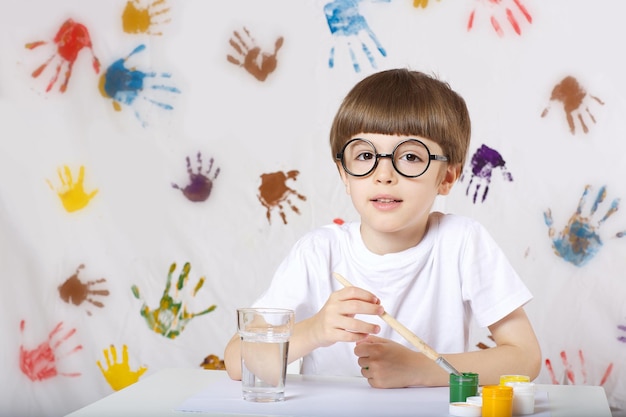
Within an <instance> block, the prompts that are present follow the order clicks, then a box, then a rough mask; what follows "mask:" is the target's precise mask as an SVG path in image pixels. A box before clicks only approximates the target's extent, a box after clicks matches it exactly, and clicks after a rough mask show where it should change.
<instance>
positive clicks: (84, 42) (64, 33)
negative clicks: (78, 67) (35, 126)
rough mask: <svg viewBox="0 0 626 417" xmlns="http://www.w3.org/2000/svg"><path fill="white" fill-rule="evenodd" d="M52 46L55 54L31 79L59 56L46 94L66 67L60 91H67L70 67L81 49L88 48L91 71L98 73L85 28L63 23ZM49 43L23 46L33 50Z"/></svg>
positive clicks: (72, 23) (71, 21)
mask: <svg viewBox="0 0 626 417" xmlns="http://www.w3.org/2000/svg"><path fill="white" fill-rule="evenodd" d="M53 42H54V44H55V45H56V52H55V53H53V54H52V56H51V57H50V58H48V60H46V62H44V63H43V64H41V65H40V66H39V67H38V68H37V69H36V70H35V71H33V73H32V76H33V78H37V77H39V76H40V75H41V73H42V72H43V71H44V70H45V69H46V67H47V66H48V65H49V64H50V63H51V62H52V60H53V59H54V58H56V57H57V56H60V57H61V59H60V62H59V63H58V64H57V66H56V70H55V72H54V75H53V76H52V79H51V80H50V82H49V83H48V86H47V87H46V92H48V91H50V90H51V89H52V86H53V85H54V84H55V83H56V82H57V79H58V78H59V74H60V73H61V68H62V67H63V66H64V65H66V66H67V69H66V70H65V74H64V77H65V78H64V80H63V82H62V83H61V87H60V89H59V90H60V91H61V92H62V93H64V92H65V90H66V89H67V84H68V82H69V81H70V77H71V76H72V67H73V66H74V62H76V58H77V57H78V53H79V52H80V51H81V50H82V49H83V48H89V50H91V54H92V57H93V58H92V59H93V69H94V71H96V74H97V73H99V72H100V61H98V58H96V56H95V55H94V53H93V47H92V45H91V38H90V37H89V31H88V30H87V28H86V27H85V26H84V25H82V24H80V23H76V22H74V20H72V19H67V20H66V21H65V23H63V25H62V26H61V28H60V29H59V31H58V32H57V34H56V36H55V37H54V39H53ZM48 43H50V42H47V41H37V42H30V43H27V44H26V45H25V46H26V48H28V49H35V48H37V47H39V46H41V45H45V44H48Z"/></svg>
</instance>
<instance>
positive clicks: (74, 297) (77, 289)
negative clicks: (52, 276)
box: [59, 264, 109, 316]
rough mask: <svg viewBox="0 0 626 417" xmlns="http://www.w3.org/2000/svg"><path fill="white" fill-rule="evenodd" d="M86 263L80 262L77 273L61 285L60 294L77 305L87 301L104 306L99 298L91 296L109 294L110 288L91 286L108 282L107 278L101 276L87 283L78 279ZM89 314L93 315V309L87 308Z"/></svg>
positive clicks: (64, 299)
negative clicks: (93, 288)
mask: <svg viewBox="0 0 626 417" xmlns="http://www.w3.org/2000/svg"><path fill="white" fill-rule="evenodd" d="M84 267H85V265H83V264H80V265H78V268H76V273H75V274H74V275H72V276H71V277H69V278H68V279H67V280H65V282H64V283H63V284H61V285H59V296H60V297H61V299H62V300H63V301H65V302H66V303H68V304H69V303H72V304H74V305H75V306H79V305H81V304H82V303H83V302H84V301H87V302H88V303H90V304H91V305H94V306H96V307H99V308H102V307H104V304H103V303H101V302H100V301H98V300H95V299H93V298H91V296H92V295H95V296H104V297H106V296H108V295H109V290H92V289H91V287H93V286H94V285H97V284H101V283H103V282H106V279H104V278H100V279H97V280H95V281H87V282H85V283H83V282H81V280H80V279H78V273H79V272H80V270H81V269H83V268H84ZM87 314H88V315H90V316H91V311H89V310H87Z"/></svg>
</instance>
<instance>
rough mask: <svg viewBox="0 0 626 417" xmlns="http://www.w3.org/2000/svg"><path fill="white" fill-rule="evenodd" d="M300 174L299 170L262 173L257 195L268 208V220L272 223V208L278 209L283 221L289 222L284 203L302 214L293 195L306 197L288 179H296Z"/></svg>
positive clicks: (301, 197)
mask: <svg viewBox="0 0 626 417" xmlns="http://www.w3.org/2000/svg"><path fill="white" fill-rule="evenodd" d="M299 174H300V172H299V171H295V170H292V171H289V172H286V173H285V172H284V171H278V172H272V173H270V174H262V175H261V185H260V186H259V194H258V195H257V197H258V199H259V201H260V202H261V204H263V207H265V209H266V217H267V221H268V222H269V223H270V224H271V223H272V220H271V214H272V210H278V214H279V215H280V218H281V219H282V220H283V223H284V224H287V215H286V214H285V208H284V206H283V204H286V205H287V206H288V207H289V208H290V209H291V210H292V211H293V212H294V213H296V214H300V209H298V207H296V206H295V205H294V204H293V202H292V201H291V197H294V196H295V197H297V198H298V199H300V200H302V201H306V197H305V196H303V195H302V194H299V193H298V192H297V191H296V190H294V189H293V188H290V187H288V186H287V180H293V181H295V180H296V179H297V177H298V175H299Z"/></svg>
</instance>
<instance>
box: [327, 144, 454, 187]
mask: <svg viewBox="0 0 626 417" xmlns="http://www.w3.org/2000/svg"><path fill="white" fill-rule="evenodd" d="M357 140H361V141H363V142H367V143H369V144H370V145H371V146H372V149H373V150H374V158H376V160H375V161H374V165H373V166H372V168H371V169H370V170H369V171H367V172H366V173H365V174H353V173H352V172H351V171H350V170H349V169H348V168H347V167H346V162H345V159H344V158H343V156H344V153H345V151H346V148H347V147H348V145H350V144H351V143H352V142H355V141H357ZM406 142H419V143H420V144H421V145H422V146H424V148H426V152H428V164H427V165H426V168H425V169H424V171H422V173H421V174H418V175H406V174H404V173H402V172H400V170H399V169H398V167H396V161H395V159H394V157H393V156H394V154H395V153H396V149H398V147H400V145H402V144H404V143H406ZM380 158H389V159H391V165H392V166H393V169H394V170H395V171H396V172H397V173H398V174H400V175H402V176H403V177H405V178H417V177H420V176H422V175H424V174H425V173H426V171H428V168H430V161H443V162H447V161H449V158H448V157H447V156H445V155H436V154H432V153H430V149H429V148H428V146H426V144H425V143H424V142H422V141H421V140H419V139H415V138H409V139H405V140H403V141H401V142H398V143H397V144H396V146H394V148H393V151H391V153H377V152H376V146H374V144H373V143H372V142H371V141H369V140H367V139H363V138H353V139H350V140H349V141H347V142H346V144H345V145H343V148H341V152H339V153H338V154H337V155H335V159H336V160H338V161H341V166H342V167H343V170H344V171H346V173H347V174H348V175H351V176H353V177H359V178H361V177H367V176H368V175H370V174H371V173H372V172H374V171H375V170H376V167H377V166H378V161H379V160H380Z"/></svg>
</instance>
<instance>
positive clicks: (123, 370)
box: [96, 345, 148, 391]
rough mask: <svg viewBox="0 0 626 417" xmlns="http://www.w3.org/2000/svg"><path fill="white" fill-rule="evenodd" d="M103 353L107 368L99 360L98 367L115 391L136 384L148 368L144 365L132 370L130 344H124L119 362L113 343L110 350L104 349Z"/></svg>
mask: <svg viewBox="0 0 626 417" xmlns="http://www.w3.org/2000/svg"><path fill="white" fill-rule="evenodd" d="M109 352H111V356H112V358H113V363H111V358H110V357H109ZM103 353H104V357H105V359H106V365H107V369H106V370H105V369H104V367H103V366H102V364H101V363H100V361H97V362H96V363H97V364H98V368H100V372H102V375H104V378H105V379H106V380H107V382H108V383H109V385H110V386H111V388H113V389H114V390H115V391H119V390H121V389H122V388H126V387H127V386H129V385H132V384H134V383H135V382H137V381H138V380H139V377H141V375H143V373H144V372H146V370H147V369H148V368H146V367H143V366H142V367H140V368H139V369H138V370H137V371H131V370H130V366H129V365H128V346H126V345H124V347H123V350H122V362H121V363H118V362H117V350H116V349H115V346H113V345H111V347H110V348H109V349H108V350H107V349H104V350H103Z"/></svg>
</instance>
